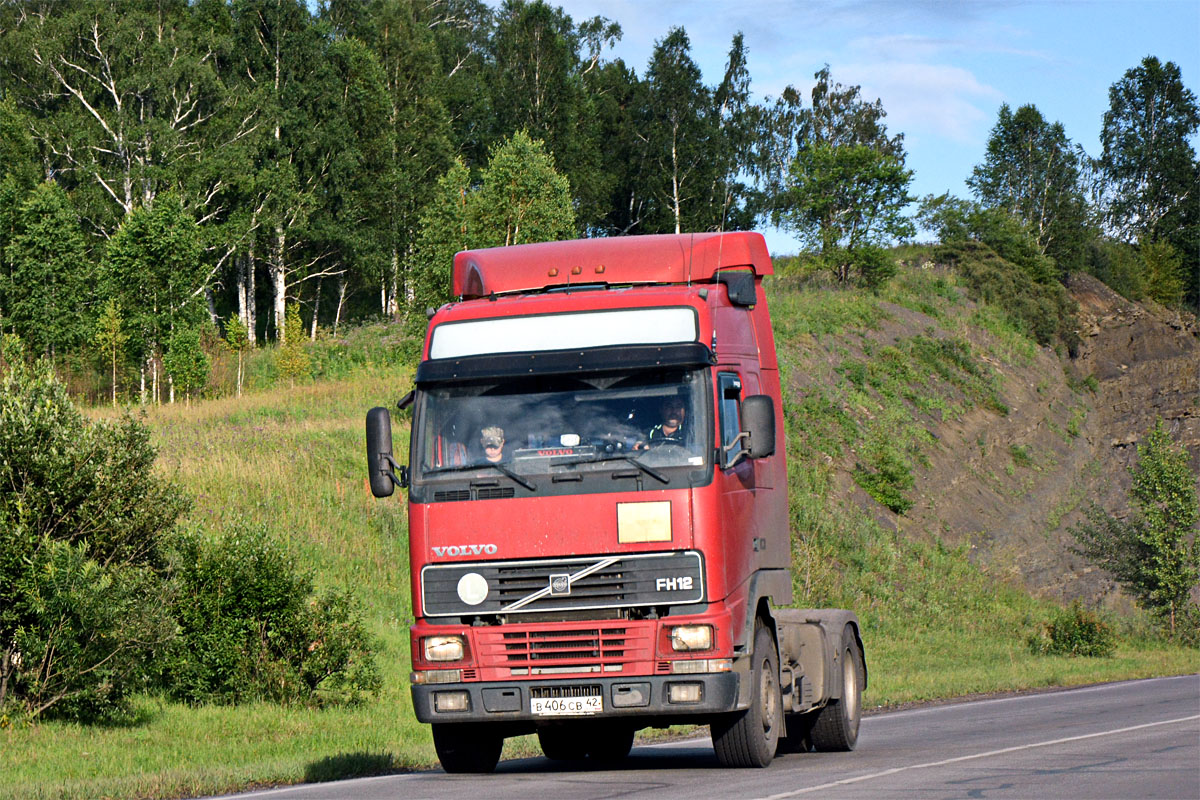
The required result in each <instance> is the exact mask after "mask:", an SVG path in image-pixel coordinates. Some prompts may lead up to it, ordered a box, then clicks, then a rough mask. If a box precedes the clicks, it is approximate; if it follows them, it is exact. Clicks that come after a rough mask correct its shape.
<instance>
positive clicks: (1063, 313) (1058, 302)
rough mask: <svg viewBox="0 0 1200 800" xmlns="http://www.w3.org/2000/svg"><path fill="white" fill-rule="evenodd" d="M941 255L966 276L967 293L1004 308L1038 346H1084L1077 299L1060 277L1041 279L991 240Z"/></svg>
mask: <svg viewBox="0 0 1200 800" xmlns="http://www.w3.org/2000/svg"><path fill="white" fill-rule="evenodd" d="M937 258H938V260H940V261H943V262H945V263H947V264H950V265H951V266H952V267H954V269H955V270H956V271H957V272H958V274H959V275H961V276H962V278H963V280H964V283H965V284H966V287H967V295H968V296H969V297H970V298H971V299H972V300H975V301H981V300H982V301H983V302H986V303H989V304H991V305H994V306H997V307H998V308H1002V309H1004V310H1005V312H1006V313H1007V314H1008V316H1009V318H1010V319H1012V321H1013V322H1014V324H1016V325H1017V327H1018V328H1019V329H1020V330H1021V331H1022V332H1023V333H1025V334H1026V335H1027V336H1029V337H1030V338H1032V339H1034V340H1036V341H1037V343H1038V344H1042V345H1049V344H1053V343H1054V342H1056V341H1057V342H1061V343H1062V344H1063V345H1065V346H1066V348H1067V351H1068V352H1069V353H1070V354H1071V356H1072V357H1074V356H1075V354H1076V353H1077V352H1078V349H1079V344H1080V340H1079V334H1078V333H1076V331H1075V324H1076V322H1075V311H1076V306H1075V302H1074V301H1073V300H1072V299H1071V297H1070V295H1069V294H1067V290H1066V289H1065V288H1063V286H1062V285H1061V284H1059V283H1058V282H1057V281H1053V280H1052V281H1049V282H1047V283H1039V282H1038V281H1036V280H1034V279H1033V278H1032V277H1030V275H1029V274H1028V273H1027V272H1026V271H1025V270H1023V269H1022V268H1020V267H1019V266H1017V265H1016V264H1013V263H1012V262H1010V261H1007V260H1005V259H1004V258H1001V257H1000V256H998V255H997V254H996V253H995V251H993V250H992V249H991V248H990V247H988V246H987V245H986V244H982V243H980V242H971V241H967V242H958V243H955V244H950V245H945V246H942V247H940V248H938V250H937Z"/></svg>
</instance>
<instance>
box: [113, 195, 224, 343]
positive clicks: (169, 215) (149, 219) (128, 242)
mask: <svg viewBox="0 0 1200 800" xmlns="http://www.w3.org/2000/svg"><path fill="white" fill-rule="evenodd" d="M202 255H203V253H202V249H201V243H200V238H199V231H198V230H197V227H196V223H195V221H194V220H193V219H192V217H191V215H190V214H189V213H188V211H187V210H186V209H184V207H183V205H182V203H181V202H180V200H179V198H178V197H174V196H171V195H161V196H159V197H158V198H157V199H156V200H155V201H154V203H153V205H150V206H142V207H139V208H137V209H135V210H133V211H132V212H130V213H129V214H128V215H127V216H126V217H125V219H124V220H123V221H122V222H121V227H120V228H119V229H118V230H117V232H116V233H115V234H113V236H112V238H111V239H110V240H109V241H108V247H107V250H106V251H105V256H104V271H105V276H106V283H107V292H108V294H109V296H110V297H112V298H114V299H116V300H117V301H118V302H119V303H120V306H121V309H122V312H123V313H124V315H125V319H126V325H127V329H128V330H129V332H130V345H131V346H132V347H133V349H134V351H135V352H136V354H137V355H138V356H139V357H140V358H142V359H145V358H149V357H150V356H152V355H153V354H155V353H157V352H158V351H159V350H160V349H161V348H162V347H163V346H165V345H166V343H167V339H168V338H170V335H171V332H172V331H174V330H175V329H176V328H178V327H185V328H186V327H193V326H195V325H197V324H198V323H199V321H200V317H201V315H202V313H203V307H202V300H203V294H202V293H201V292H200V290H201V289H202V288H203V286H204V283H205V281H206V279H207V276H208V270H207V269H206V268H205V265H204V263H203V261H202Z"/></svg>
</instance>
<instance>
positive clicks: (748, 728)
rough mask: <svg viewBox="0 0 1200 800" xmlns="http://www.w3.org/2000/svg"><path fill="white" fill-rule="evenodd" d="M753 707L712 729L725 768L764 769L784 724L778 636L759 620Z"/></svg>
mask: <svg viewBox="0 0 1200 800" xmlns="http://www.w3.org/2000/svg"><path fill="white" fill-rule="evenodd" d="M752 658H753V659H754V661H753V666H752V668H751V671H750V680H751V682H752V683H753V686H754V695H753V697H751V698H750V707H749V708H748V709H746V710H745V711H739V712H736V713H734V714H731V715H729V716H727V717H726V718H725V719H722V720H721V721H720V722H714V723H713V724H712V726H711V730H712V740H713V751H714V752H716V754H717V761H719V762H720V764H721V766H723V767H765V766H767V765H768V764H770V763H771V759H773V758H774V757H775V749H776V747H777V746H778V744H779V729H780V727H782V722H783V697H782V696H781V694H780V691H779V652H778V650H777V649H776V647H775V637H774V636H772V635H771V631H770V630H769V629H768V628H767V627H766V626H765V625H764V624H763V623H762V622H761V621H760V622H758V623H756V625H755V629H754V654H753V656H752Z"/></svg>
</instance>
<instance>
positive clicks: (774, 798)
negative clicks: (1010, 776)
mask: <svg viewBox="0 0 1200 800" xmlns="http://www.w3.org/2000/svg"><path fill="white" fill-rule="evenodd" d="M1194 719H1200V714H1193V715H1192V716H1190V717H1179V718H1178V719H1168V720H1163V721H1162V722H1147V723H1146V724H1144V725H1133V726H1131V727H1128V728H1117V729H1115V730H1111V731H1100V732H1099V733H1085V734H1083V735H1082V736H1067V737H1065V738H1063V739H1051V740H1049V741H1046V742H1035V743H1033V744H1022V745H1018V746H1016V747H1005V748H1004V749H1002V750H989V751H988V752H986V753H974V754H972V755H969V756H958V757H957V758H946V759H943V760H941V761H927V762H925V763H924V764H909V765H908V766H906V767H894V768H892V769H885V770H883V771H882V772H873V773H871V774H869V775H859V776H857V777H854V778H843V779H842V780H840V781H833V782H832V783H822V784H820V785H819V786H806V787H804V788H803V789H796V790H795V791H791V792H782V793H780V794H773V795H769V796H767V797H763V798H759V799H758V800H784V798H787V797H799V796H800V795H802V794H808V793H809V792H819V791H821V790H822V789H832V788H833V787H835V786H848V785H850V784H852V783H861V782H862V781H870V780H874V779H875V778H883V777H886V776H888V775H895V774H896V773H898V772H908V771H909V770H914V769H927V768H929V767H941V766H945V765H946V764H956V763H958V762H960V761H971V760H973V759H976V758H988V757H989V756H999V755H1003V754H1005V753H1016V752H1019V751H1021V750H1032V749H1033V748H1035V747H1049V746H1050V745H1055V744H1064V743H1066V742H1078V741H1080V740H1082V739H1095V738H1096V737H1098V736H1113V735H1115V734H1118V733H1129V732H1130V731H1140V730H1143V729H1144V728H1155V727H1158V726H1159V725H1176V724H1178V723H1180V722H1190V721H1192V720H1194Z"/></svg>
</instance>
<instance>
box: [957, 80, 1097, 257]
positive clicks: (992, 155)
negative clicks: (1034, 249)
mask: <svg viewBox="0 0 1200 800" xmlns="http://www.w3.org/2000/svg"><path fill="white" fill-rule="evenodd" d="M1083 158H1084V156H1082V155H1081V153H1080V151H1079V150H1078V149H1077V148H1076V147H1075V146H1074V145H1072V143H1071V141H1070V140H1069V139H1068V138H1067V135H1066V133H1065V131H1064V129H1063V126H1062V123H1061V122H1055V123H1050V122H1048V121H1047V120H1046V119H1045V118H1044V117H1043V116H1042V114H1041V112H1040V111H1038V109H1037V107H1036V106H1033V105H1026V106H1021V107H1020V108H1018V109H1017V110H1016V111H1015V112H1014V111H1013V110H1012V109H1011V108H1009V106H1008V104H1007V103H1005V104H1003V105H1001V106H1000V113H999V117H998V119H997V121H996V125H995V127H993V128H992V133H991V136H990V137H989V139H988V145H987V154H986V156H985V158H984V162H983V163H982V164H979V165H978V166H976V167H975V168H974V170H972V173H971V177H970V178H968V179H967V184H968V185H969V186H970V187H971V190H972V191H973V192H974V193H975V195H976V196H977V197H978V198H979V199H980V201H981V202H982V203H983V204H984V205H985V206H988V207H989V208H997V209H1003V210H1004V211H1007V212H1008V213H1010V214H1014V215H1016V216H1017V217H1018V218H1020V220H1021V221H1022V222H1023V223H1024V224H1025V225H1026V226H1027V227H1028V229H1029V231H1030V232H1031V233H1032V234H1033V237H1034V240H1035V241H1036V242H1037V246H1038V251H1039V253H1040V254H1042V255H1046V256H1050V257H1051V258H1053V259H1054V260H1055V262H1056V263H1057V265H1058V268H1059V270H1061V271H1062V272H1065V271H1066V270H1068V269H1075V268H1077V267H1078V266H1081V264H1082V258H1083V255H1084V247H1085V244H1086V241H1087V239H1089V238H1092V234H1091V233H1090V232H1089V230H1088V229H1089V227H1090V226H1091V222H1090V220H1089V209H1088V205H1087V201H1086V199H1085V198H1084V192H1083V178H1082V170H1083V167H1084V162H1083Z"/></svg>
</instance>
